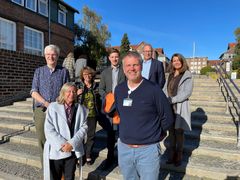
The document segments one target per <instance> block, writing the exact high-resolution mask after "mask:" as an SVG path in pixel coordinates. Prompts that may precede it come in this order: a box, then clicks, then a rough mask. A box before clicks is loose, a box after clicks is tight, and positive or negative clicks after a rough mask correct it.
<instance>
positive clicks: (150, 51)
mask: <svg viewBox="0 0 240 180" xmlns="http://www.w3.org/2000/svg"><path fill="white" fill-rule="evenodd" d="M143 52H144V53H151V52H152V51H143Z"/></svg>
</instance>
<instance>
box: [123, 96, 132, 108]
mask: <svg viewBox="0 0 240 180" xmlns="http://www.w3.org/2000/svg"><path fill="white" fill-rule="evenodd" d="M132 102H133V100H132V99H130V98H125V99H124V100H123V106H129V107H130V106H132Z"/></svg>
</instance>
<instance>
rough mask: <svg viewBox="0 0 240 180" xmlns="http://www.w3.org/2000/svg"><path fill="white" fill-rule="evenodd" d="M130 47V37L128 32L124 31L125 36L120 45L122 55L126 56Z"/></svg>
mask: <svg viewBox="0 0 240 180" xmlns="http://www.w3.org/2000/svg"><path fill="white" fill-rule="evenodd" d="M129 49H130V42H129V39H128V35H127V33H124V35H123V38H122V40H121V46H120V56H124V55H125V54H126V53H127V52H128V51H129Z"/></svg>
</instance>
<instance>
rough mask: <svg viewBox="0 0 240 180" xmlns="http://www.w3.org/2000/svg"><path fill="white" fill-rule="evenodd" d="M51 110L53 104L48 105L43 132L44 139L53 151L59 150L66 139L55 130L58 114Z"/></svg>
mask: <svg viewBox="0 0 240 180" xmlns="http://www.w3.org/2000/svg"><path fill="white" fill-rule="evenodd" d="M53 108H54V106H53V104H50V106H49V108H48V109H47V112H46V119H45V124H44V132H45V136H46V139H47V141H49V142H50V144H51V146H52V147H53V148H54V149H57V150H61V148H62V144H64V143H65V142H66V139H65V138H63V137H62V136H61V135H60V134H59V133H58V132H57V130H56V124H57V122H56V120H57V119H58V118H60V117H57V116H58V113H57V112H55V111H54V109H53ZM66 128H67V127H66Z"/></svg>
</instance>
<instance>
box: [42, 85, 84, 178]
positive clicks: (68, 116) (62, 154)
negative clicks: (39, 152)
mask: <svg viewBox="0 0 240 180" xmlns="http://www.w3.org/2000/svg"><path fill="white" fill-rule="evenodd" d="M76 102H77V88H76V86H75V85H74V84H73V83H66V84H64V85H63V87H62V88H61V91H60V95H59V97H58V99H57V102H53V103H51V104H50V105H49V106H48V108H47V113H46V120H45V126H44V131H45V136H46V143H45V145H44V179H45V180H60V179H61V177H62V175H64V178H65V179H69V180H74V175H75V170H76V163H77V160H78V159H79V158H81V157H82V156H83V155H84V148H83V144H82V142H83V140H84V138H85V136H86V134H87V121H86V119H87V115H88V110H87V109H86V108H85V107H84V106H81V105H80V104H77V103H76ZM79 160H80V162H81V159H79ZM80 166H81V163H80ZM80 177H81V174H80Z"/></svg>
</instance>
